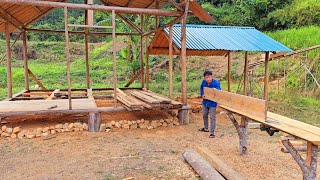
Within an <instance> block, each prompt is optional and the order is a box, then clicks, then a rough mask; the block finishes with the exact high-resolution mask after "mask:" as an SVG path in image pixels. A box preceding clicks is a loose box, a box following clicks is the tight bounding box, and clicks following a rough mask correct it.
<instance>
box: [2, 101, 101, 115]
mask: <svg viewBox="0 0 320 180" xmlns="http://www.w3.org/2000/svg"><path fill="white" fill-rule="evenodd" d="M72 101H73V102H74V106H73V108H74V109H94V108H96V105H95V101H94V100H89V99H73V100H72ZM55 106H56V108H53V110H67V109H68V100H67V99H56V100H52V101H47V100H27V101H1V102H0V113H9V112H28V111H45V110H50V108H52V107H55Z"/></svg>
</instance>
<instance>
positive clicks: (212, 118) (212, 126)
mask: <svg viewBox="0 0 320 180" xmlns="http://www.w3.org/2000/svg"><path fill="white" fill-rule="evenodd" d="M209 114H210V134H214V130H215V129H216V107H207V106H205V105H202V116H203V123H204V128H205V129H208V115H209Z"/></svg>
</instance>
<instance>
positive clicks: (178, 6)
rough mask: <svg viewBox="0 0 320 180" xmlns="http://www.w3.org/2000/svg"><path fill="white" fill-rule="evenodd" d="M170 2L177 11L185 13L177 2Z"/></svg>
mask: <svg viewBox="0 0 320 180" xmlns="http://www.w3.org/2000/svg"><path fill="white" fill-rule="evenodd" d="M169 2H170V3H171V4H172V5H173V6H174V7H175V8H177V10H179V11H183V8H182V7H181V6H180V5H179V4H178V3H177V2H176V1H175V0H169Z"/></svg>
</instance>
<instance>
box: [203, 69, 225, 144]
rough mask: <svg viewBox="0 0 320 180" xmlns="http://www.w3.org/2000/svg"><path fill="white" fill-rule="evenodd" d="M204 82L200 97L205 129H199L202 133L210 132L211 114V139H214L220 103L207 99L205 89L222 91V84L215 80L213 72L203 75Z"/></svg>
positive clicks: (206, 72)
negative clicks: (217, 109) (217, 110)
mask: <svg viewBox="0 0 320 180" xmlns="http://www.w3.org/2000/svg"><path fill="white" fill-rule="evenodd" d="M203 76H204V80H203V81H202V83H201V86H200V96H201V97H202V99H203V100H202V116H203V123H204V128H201V129H199V131H202V132H209V130H208V115H209V114H210V136H209V137H210V138H214V137H215V135H214V130H215V128H216V108H217V105H218V103H217V102H214V101H210V100H208V99H205V96H204V92H203V88H204V87H208V88H215V89H218V90H221V88H220V82H219V81H217V80H215V79H213V77H212V72H211V71H205V72H204V73H203Z"/></svg>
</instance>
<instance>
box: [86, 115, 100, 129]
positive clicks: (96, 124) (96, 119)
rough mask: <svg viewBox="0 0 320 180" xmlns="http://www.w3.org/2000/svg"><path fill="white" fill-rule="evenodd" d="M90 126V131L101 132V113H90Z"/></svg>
mask: <svg viewBox="0 0 320 180" xmlns="http://www.w3.org/2000/svg"><path fill="white" fill-rule="evenodd" d="M88 126H89V131H90V132H99V130H100V113H97V112H91V113H89V121H88Z"/></svg>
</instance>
